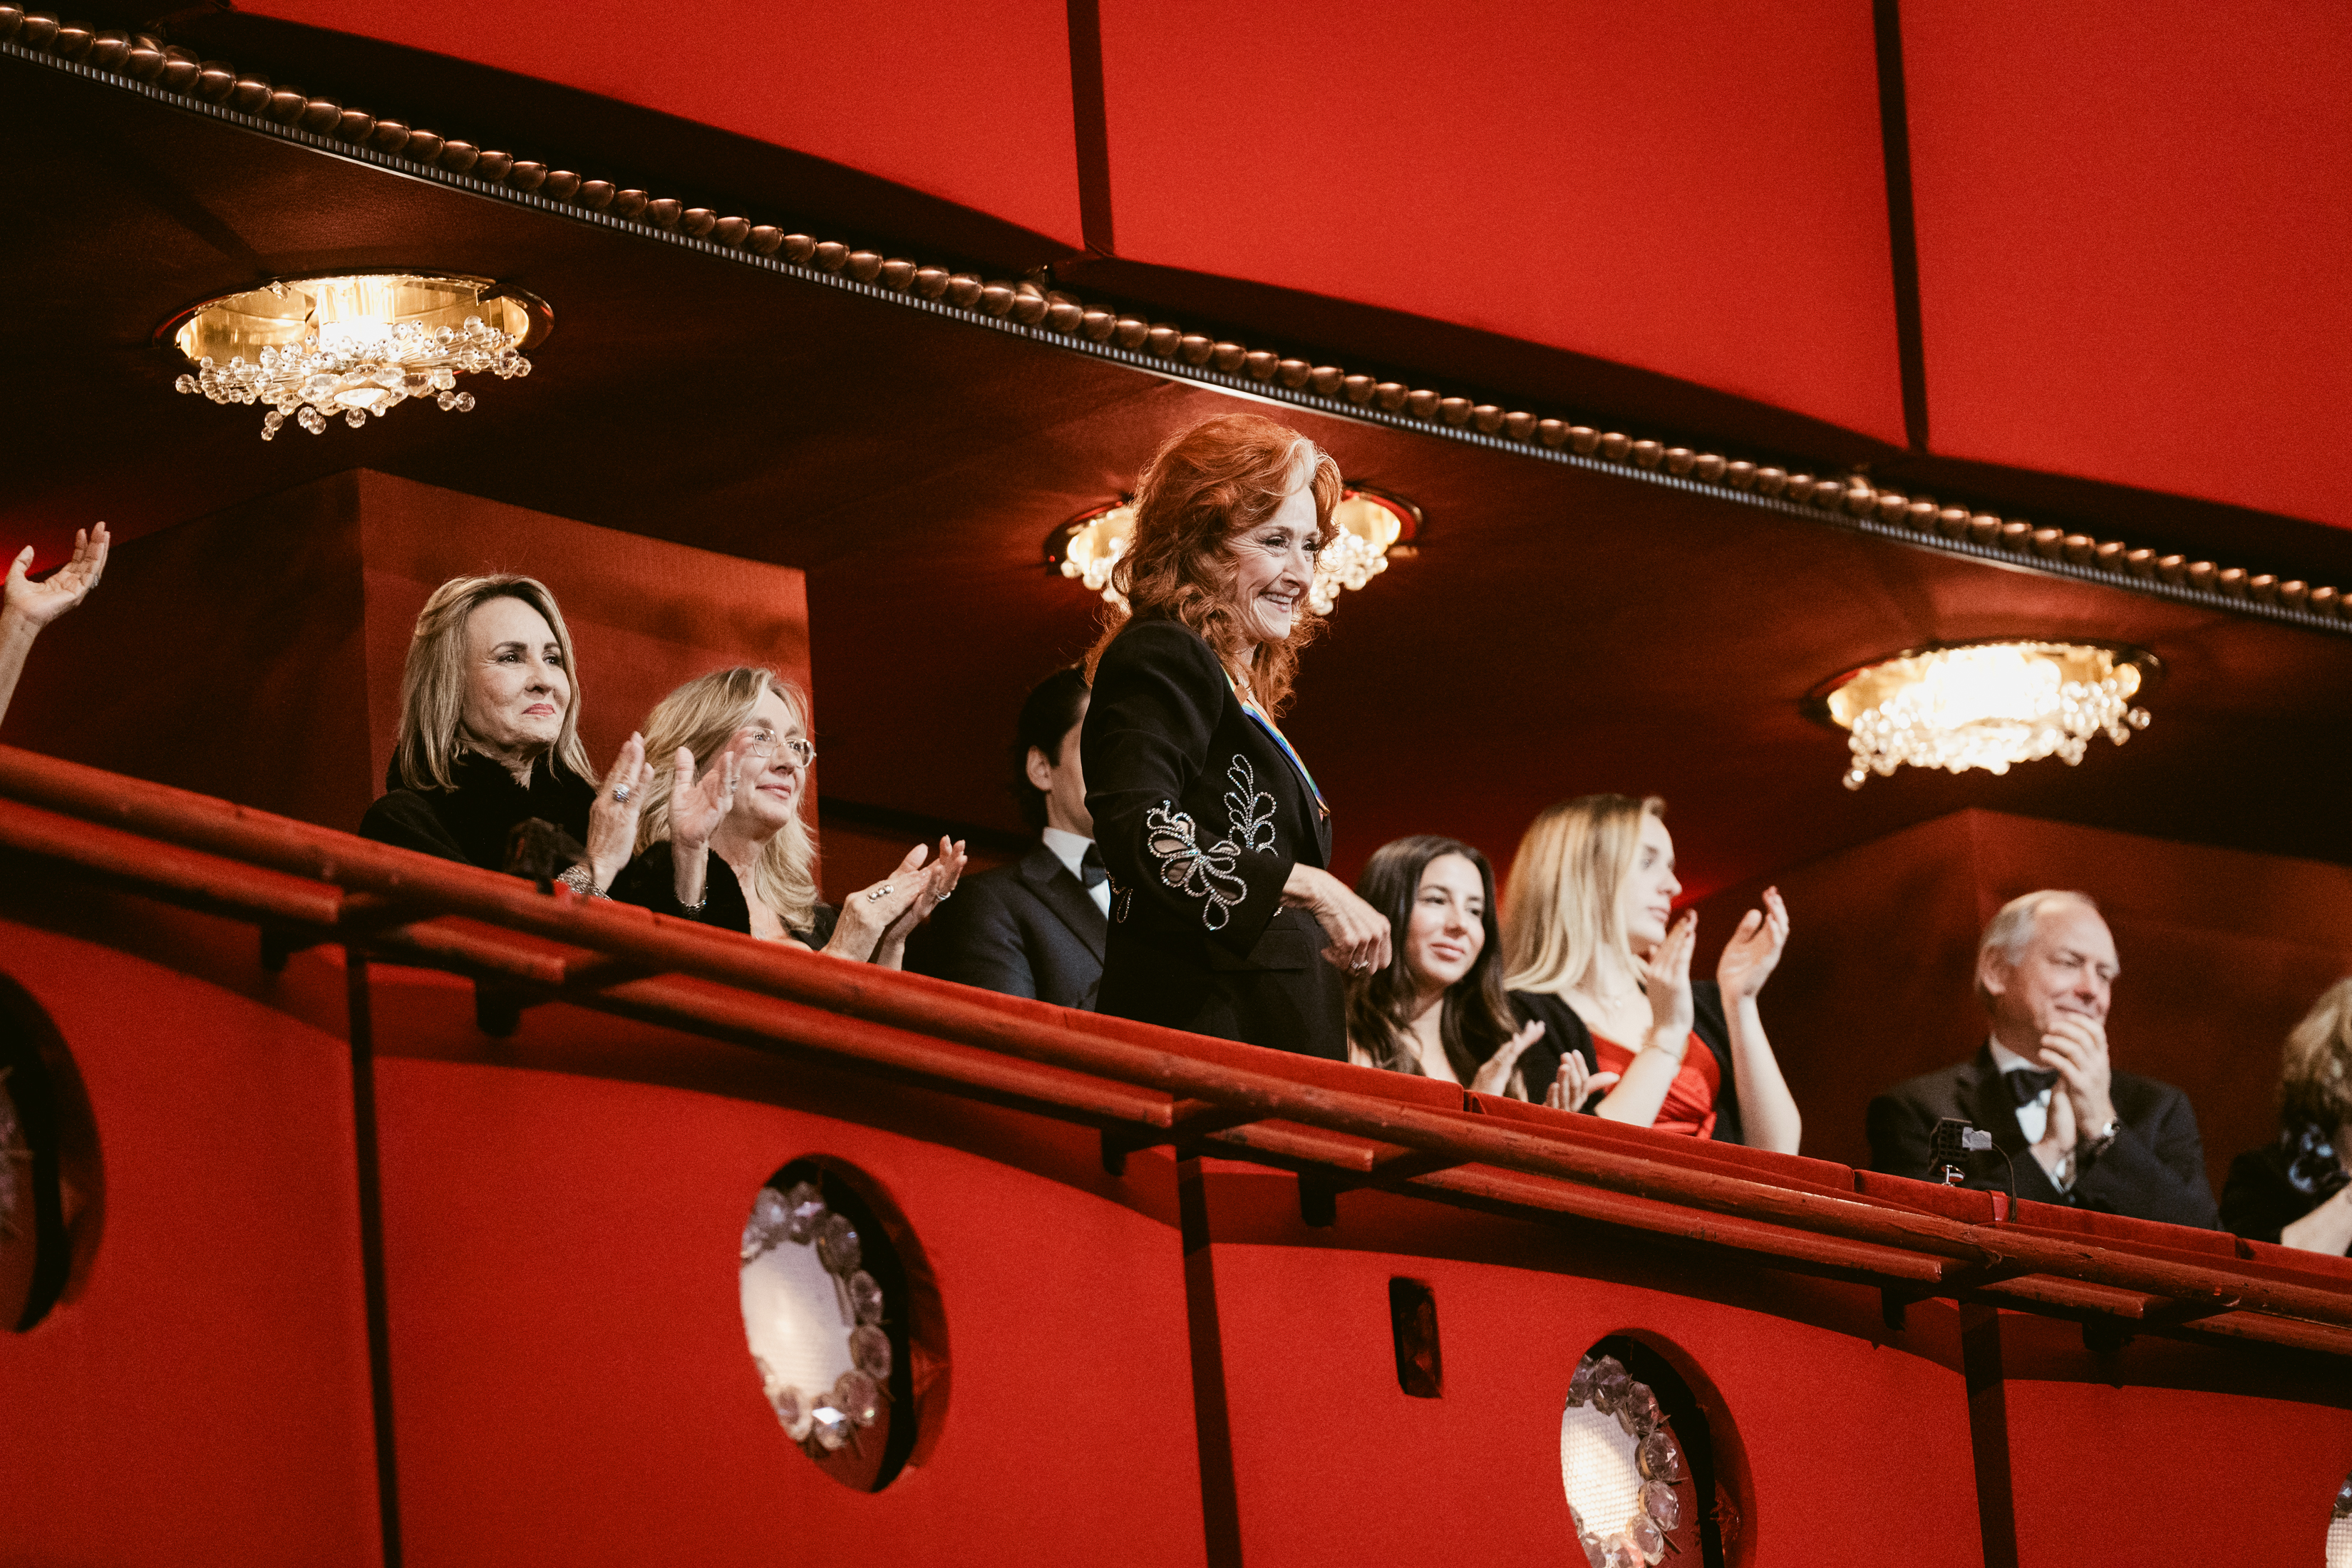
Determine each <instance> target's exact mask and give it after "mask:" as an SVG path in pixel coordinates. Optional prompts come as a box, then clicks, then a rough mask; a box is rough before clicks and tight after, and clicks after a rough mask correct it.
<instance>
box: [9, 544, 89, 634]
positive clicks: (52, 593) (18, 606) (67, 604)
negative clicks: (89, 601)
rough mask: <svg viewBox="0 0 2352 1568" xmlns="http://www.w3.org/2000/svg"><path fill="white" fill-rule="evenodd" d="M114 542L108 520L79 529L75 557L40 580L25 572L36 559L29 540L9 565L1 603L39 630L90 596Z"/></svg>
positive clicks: (11, 612)
mask: <svg viewBox="0 0 2352 1568" xmlns="http://www.w3.org/2000/svg"><path fill="white" fill-rule="evenodd" d="M109 543H110V540H109V539H108V537H107V532H106V524H104V523H102V522H101V523H100V524H99V525H98V526H97V527H96V528H85V529H77V530H76V531H75V532H74V552H73V559H72V560H70V561H68V562H67V563H65V564H64V565H63V566H60V567H58V569H57V570H56V571H55V572H52V573H50V574H49V575H48V576H47V577H46V578H44V579H43V580H42V581H40V582H38V583H36V582H34V581H33V580H32V579H31V578H30V577H27V576H26V575H25V572H26V568H27V567H29V566H31V565H32V563H33V547H32V546H31V545H29V544H27V545H26V546H25V548H24V549H22V550H20V551H18V552H16V560H15V562H13V563H11V564H10V565H9V567H8V586H7V591H6V594H5V597H0V607H5V610H6V612H7V613H8V614H9V615H11V616H17V617H19V618H21V619H22V620H24V621H25V622H26V624H27V625H29V626H32V627H33V628H34V629H35V630H38V629H39V628H40V627H42V626H47V625H48V624H49V623H50V622H51V621H54V620H56V619H57V618H58V616H62V615H64V614H65V613H66V612H67V611H68V610H70V609H72V608H73V607H74V606H75V605H79V604H80V603H81V602H82V600H84V599H86V598H88V597H89V591H90V590H91V589H92V588H95V587H97V586H98V580H99V578H100V577H101V576H102V575H104V574H105V572H106V547H107V545H108V544H109Z"/></svg>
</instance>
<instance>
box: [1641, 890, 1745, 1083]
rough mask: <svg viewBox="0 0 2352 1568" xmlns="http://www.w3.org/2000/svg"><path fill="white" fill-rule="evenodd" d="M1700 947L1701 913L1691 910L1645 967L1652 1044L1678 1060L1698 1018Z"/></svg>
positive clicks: (1644, 981)
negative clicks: (1695, 978) (1694, 985)
mask: <svg viewBox="0 0 2352 1568" xmlns="http://www.w3.org/2000/svg"><path fill="white" fill-rule="evenodd" d="M1697 945H1698V911H1697V910H1688V911H1687V912H1685V914H1684V916H1683V918H1682V919H1680V920H1678V921H1675V923H1674V925H1673V927H1672V928H1671V929H1669V930H1668V931H1667V932H1666V940H1665V941H1664V942H1660V943H1659V944H1658V945H1657V946H1656V947H1655V948H1654V949H1652V950H1651V952H1650V956H1649V958H1648V959H1647V960H1646V961H1645V962H1644V963H1643V965H1642V990H1643V993H1644V994H1646V995H1648V997H1649V998H1650V1038H1649V1041H1648V1043H1649V1044H1650V1045H1653V1046H1656V1047H1661V1048H1663V1049H1664V1050H1666V1051H1669V1052H1671V1053H1672V1054H1673V1055H1674V1056H1675V1058H1677V1059H1679V1058H1681V1056H1682V1054H1683V1052H1684V1051H1685V1050H1686V1049H1688V1048H1689V1044H1690V1032H1691V1025H1692V1024H1693V1022H1694V1021H1696V1018H1697V1016H1698V1006H1697V1003H1696V1001H1695V1000H1694V999H1693V997H1692V995H1691V977H1690V966H1691V952H1692V950H1693V949H1694V948H1696V946H1697ZM1759 984H1760V982H1759Z"/></svg>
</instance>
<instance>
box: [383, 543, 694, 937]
mask: <svg viewBox="0 0 2352 1568" xmlns="http://www.w3.org/2000/svg"><path fill="white" fill-rule="evenodd" d="M651 776H652V770H651V769H649V768H647V767H646V749H645V743H644V742H642V741H641V740H639V739H638V738H637V737H636V736H635V735H631V736H630V737H629V739H628V742H627V743H626V744H625V745H624V746H622V748H621V754H620V756H619V757H618V758H617V759H616V760H615V761H614V764H613V768H612V771H611V772H610V773H607V774H606V775H605V777H604V782H603V784H598V783H597V782H596V776H595V773H594V771H593V769H592V768H591V767H590V766H589V763H588V752H587V749H586V748H585V747H583V745H581V743H580V685H579V677H578V675H577V673H576V672H575V670H574V669H573V668H572V634H571V632H569V631H568V630H566V629H565V627H564V625H563V612H562V610H560V609H558V608H557V607H556V604H555V595H552V594H551V593H549V592H548V591H547V585H546V584H543V583H541V582H540V581H539V580H538V579H536V578H532V577H519V576H515V575H512V574H499V575H496V576H488V577H454V578H452V579H450V580H449V581H448V582H446V583H444V584H441V586H440V587H438V588H436V589H435V590H434V591H433V596H432V597H431V598H429V599H427V600H426V601H425V608H424V610H423V612H422V613H420V614H419V615H418V616H417V617H416V631H415V635H414V636H413V637H411V638H410V639H409V643H408V663H407V666H406V668H404V670H403V671H402V673H401V679H400V731H399V735H398V738H397V739H396V740H395V741H394V746H393V753H392V763H391V765H390V767H389V768H387V769H386V770H385V775H384V788H385V790H386V791H387V793H386V794H385V795H383V798H381V799H379V800H378V801H376V803H375V804H374V805H371V806H369V807H368V809H367V813H366V815H365V816H362V817H361V818H360V837H362V838H373V839H375V840H377V841H378V842H380V843H384V844H396V845H398V846H400V847H402V848H404V849H415V850H417V851H419V852H420V853H423V854H426V855H437V856H439V857H441V858H443V859H445V860H462V861H465V862H467V864H469V865H474V866H480V867H483V868H487V869H488V870H492V871H502V870H504V869H505V868H506V865H507V841H508V837H509V835H510V834H511V833H512V832H513V831H514V829H515V828H516V826H519V825H520V824H521V823H523V822H526V821H529V820H530V819H531V818H533V817H537V818H539V819H540V820H541V821H544V822H551V823H553V824H554V825H555V826H558V827H560V828H562V829H563V831H564V832H566V833H568V834H570V835H571V836H572V838H573V839H574V840H576V841H577V842H579V843H580V844H582V845H583V846H584V847H586V849H587V852H588V853H587V858H586V859H585V860H583V861H582V862H581V863H580V864H578V865H576V866H572V867H570V868H566V869H565V870H564V871H563V873H562V880H563V881H564V882H566V883H569V884H570V885H571V887H572V889H573V890H574V891H576V892H580V893H584V894H591V895H595V894H601V893H602V892H603V891H604V889H606V888H608V887H610V886H611V885H612V882H613V879H614V877H615V876H617V875H618V874H619V873H620V870H621V868H622V867H624V866H625V865H627V864H628V863H629V856H630V854H631V852H632V851H633V850H634V848H635V845H636V834H637V813H638V811H639V810H640V809H641V807H642V806H643V805H644V801H643V798H642V792H643V789H644V786H645V784H646V782H647V781H648V780H649V779H650V778H651Z"/></svg>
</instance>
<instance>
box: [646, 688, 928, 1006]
mask: <svg viewBox="0 0 2352 1568" xmlns="http://www.w3.org/2000/svg"><path fill="white" fill-rule="evenodd" d="M646 749H647V750H648V751H649V752H651V753H652V754H653V755H655V756H666V757H668V758H669V759H670V765H669V767H668V768H667V769H666V770H664V771H663V772H662V773H660V774H659V776H657V777H656V778H655V779H654V780H653V781H652V783H651V784H650V785H649V786H648V787H647V789H646V799H645V815H644V817H643V819H642V821H641V822H640V823H639V825H638V827H637V843H638V849H639V853H638V854H637V857H636V858H635V860H633V861H631V862H630V864H629V868H628V869H627V870H626V871H625V872H624V873H623V874H622V876H621V878H620V879H619V881H618V882H616V883H615V884H614V889H613V896H614V897H615V898H617V899H621V900H625V901H627V902H629V903H634V904H641V905H643V906H645V907H646V908H647V909H651V910H656V911H658V912H660V913H663V914H669V915H679V916H684V917H687V918H688V919H693V920H699V921H702V922H703V923H704V924H705V925H709V926H716V927H719V928H721V929H724V930H727V931H741V932H743V933H745V934H746V935H749V936H756V937H761V938H763V939H765V940H767V941H770V942H790V943H792V944H793V945H795V946H799V947H806V948H812V949H814V950H816V951H818V952H826V953H830V954H832V955H833V956H834V957H836V958H846V959H852V960H855V961H856V962H859V963H869V962H870V963H880V964H883V965H886V966H887V967H888V968H892V969H897V968H898V967H900V960H901V958H902V956H903V954H904V952H905V949H906V943H907V934H908V932H909V931H912V930H913V929H914V928H915V926H916V925H918V924H919V923H920V922H921V921H926V920H928V919H929V918H930V913H931V911H932V910H935V909H937V908H938V907H939V906H940V904H941V903H944V902H945V901H946V900H947V898H948V895H949V894H950V893H951V892H953V891H954V890H955V885H956V879H957V878H958V877H960V876H961V874H962V872H963V863H964V853H963V846H962V845H961V843H953V842H950V840H948V839H945V838H942V839H940V847H939V856H938V858H936V859H933V860H931V861H930V864H929V865H928V866H926V865H925V864H924V861H925V859H926V858H928V857H929V850H928V849H927V848H926V847H924V846H923V845H920V844H918V845H917V846H915V847H914V848H913V849H912V850H910V851H909V852H908V855H907V858H905V859H904V860H902V861H900V862H899V865H898V869H897V870H895V871H893V872H892V873H891V874H890V875H889V876H888V877H886V878H885V879H882V880H881V881H879V882H877V883H875V884H874V885H873V886H872V887H869V888H865V889H860V890H859V891H857V892H856V893H853V894H852V895H850V898H849V902H848V907H847V908H845V909H841V910H836V909H835V908H834V907H833V906H832V905H831V904H827V903H822V902H820V901H819V900H818V899H817V888H816V877H815V872H814V864H815V860H816V843H815V840H814V837H812V836H811V835H810V833H809V829H808V825H807V823H806V822H805V821H803V819H802V816H801V800H802V796H803V795H804V794H805V793H806V790H807V785H808V770H809V764H810V763H813V762H814V761H815V760H816V748H815V747H814V746H813V745H811V744H810V743H809V740H808V703H807V700H806V699H805V698H803V696H802V695H801V691H800V689H799V688H798V687H796V686H794V685H793V683H792V682H791V681H789V680H786V679H783V678H782V676H779V675H777V674H776V673H775V672H774V671H772V670H768V669H760V668H751V667H748V666H747V667H739V668H733V669H719V670H713V671H711V672H710V673H709V675H703V676H698V677H696V678H695V679H692V680H689V681H688V682H687V683H686V684H685V685H683V686H681V687H679V688H678V689H677V690H675V691H673V692H671V693H670V694H669V695H668V696H667V697H665V698H663V699H662V700H661V701H660V702H659V703H658V704H656V706H655V708H654V710H653V711H652V712H651V713H649V714H647V715H646Z"/></svg>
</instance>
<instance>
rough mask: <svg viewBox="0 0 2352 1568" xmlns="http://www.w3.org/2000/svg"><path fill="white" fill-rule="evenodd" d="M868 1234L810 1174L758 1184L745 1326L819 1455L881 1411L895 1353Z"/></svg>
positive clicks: (852, 1439)
mask: <svg viewBox="0 0 2352 1568" xmlns="http://www.w3.org/2000/svg"><path fill="white" fill-rule="evenodd" d="M865 1245H866V1241H865V1237H862V1236H861V1235H859V1233H858V1230H857V1227H856V1226H855V1225H854V1224H852V1223H851V1221H850V1219H849V1217H848V1216H847V1215H842V1214H837V1213H835V1212H834V1211H833V1209H832V1208H831V1207H829V1206H828V1205H827V1204H826V1203H825V1200H824V1196H823V1194H821V1193H820V1192H819V1191H818V1190H817V1187H816V1184H814V1183H813V1182H798V1183H795V1184H793V1186H792V1188H791V1189H790V1190H789V1191H786V1192H779V1191H777V1190H776V1189H775V1188H774V1187H772V1186H766V1187H761V1189H760V1194H759V1196H758V1197H757V1198H755V1199H754V1200H753V1201H752V1204H751V1219H750V1220H749V1221H748V1222H747V1223H746V1224H745V1225H744V1226H743V1268H742V1274H741V1281H740V1282H741V1289H742V1297H743V1331H744V1333H745V1334H746V1336H747V1337H748V1338H749V1339H750V1340H751V1360H752V1363H753V1364H754V1365H756V1366H757V1367H758V1368H759V1369H760V1381H761V1391H762V1392H763V1393H764V1394H766V1395H767V1398H768V1405H769V1407H770V1408H771V1409H772V1410H774V1411H775V1413H776V1419H777V1420H778V1421H779V1422H781V1423H782V1425H783V1428H784V1433H785V1435H786V1436H789V1437H791V1438H792V1439H793V1441H794V1442H796V1443H798V1444H800V1445H801V1446H802V1447H804V1448H806V1449H807V1450H808V1452H809V1454H810V1455H811V1457H812V1458H823V1457H824V1456H825V1455H827V1454H830V1453H834V1452H835V1451H837V1450H839V1449H841V1448H843V1447H847V1446H849V1445H851V1444H854V1443H856V1441H857V1434H858V1433H859V1432H860V1431H861V1430H863V1429H865V1428H867V1427H870V1426H873V1425H874V1424H875V1423H876V1422H877V1421H878V1420H880V1419H881V1416H882V1410H883V1404H884V1399H885V1395H884V1394H883V1384H884V1383H885V1382H886V1381H887V1379H888V1378H889V1376H890V1367H891V1363H892V1360H893V1356H892V1347H891V1344H890V1336H889V1335H888V1334H887V1333H886V1332H885V1331H883V1330H882V1328H881V1326H880V1325H881V1321H882V1314H883V1299H882V1287H881V1286H880V1285H879V1284H877V1283H876V1281H875V1279H874V1276H873V1275H871V1274H869V1273H867V1272H866V1270H865V1269H864V1268H862V1267H860V1265H862V1264H863V1263H864V1262H865Z"/></svg>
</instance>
